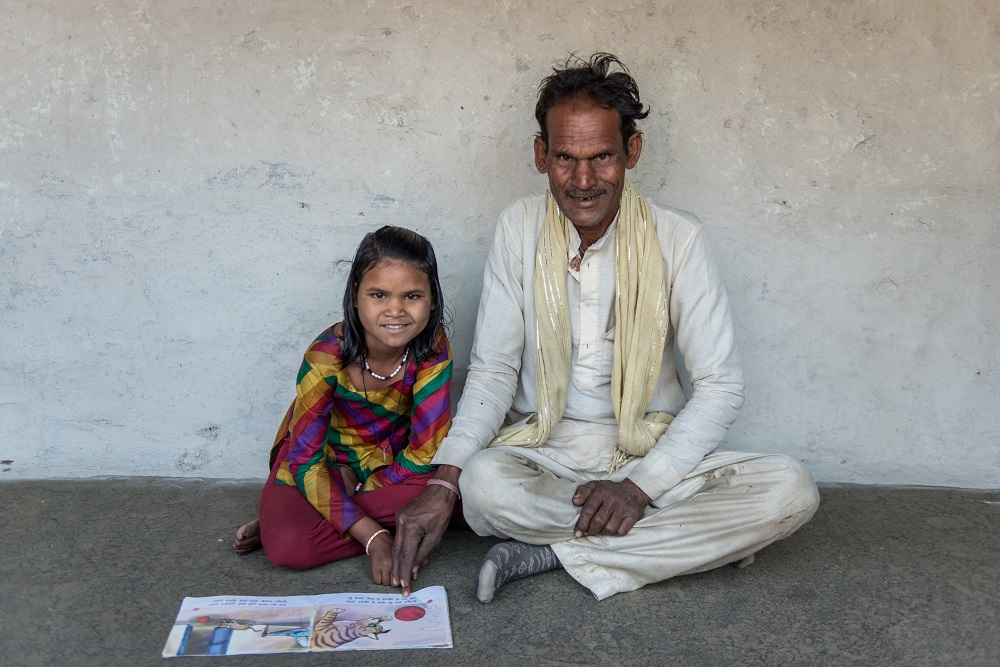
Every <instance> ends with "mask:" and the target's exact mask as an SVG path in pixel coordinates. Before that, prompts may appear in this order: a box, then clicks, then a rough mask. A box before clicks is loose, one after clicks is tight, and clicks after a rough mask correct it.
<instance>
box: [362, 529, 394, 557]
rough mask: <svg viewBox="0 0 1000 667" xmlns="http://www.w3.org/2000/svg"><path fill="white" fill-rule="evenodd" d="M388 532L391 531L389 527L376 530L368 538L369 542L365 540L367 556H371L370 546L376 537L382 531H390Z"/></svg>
mask: <svg viewBox="0 0 1000 667" xmlns="http://www.w3.org/2000/svg"><path fill="white" fill-rule="evenodd" d="M388 532H389V531H388V529H386V528H382V529H381V530H376V531H375V532H374V533H372V536H371V537H369V538H368V541H367V542H365V555H366V556H371V554H370V553H368V547H370V546H371V545H372V542H373V541H374V540H375V538H376V537H378V536H379V535H381V534H382V533H388Z"/></svg>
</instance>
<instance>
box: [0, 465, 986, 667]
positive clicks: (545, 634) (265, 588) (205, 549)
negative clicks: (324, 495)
mask: <svg viewBox="0 0 1000 667" xmlns="http://www.w3.org/2000/svg"><path fill="white" fill-rule="evenodd" d="M257 491H258V486H257V484H256V483H254V484H236V483H221V482H206V481H189V480H183V481H182V480H164V479H105V480H89V481H45V482H38V481H33V482H6V483H2V484H0V507H2V508H3V509H2V512H0V665H4V666H22V665H23V666H26V667H29V666H31V667H33V666H35V665H73V666H77V665H81V666H85V665H162V664H163V659H162V658H160V657H159V656H160V651H161V650H162V648H163V644H164V642H165V640H166V638H167V633H168V631H169V629H170V626H171V623H172V621H173V619H174V617H175V615H176V613H177V610H178V608H179V606H180V602H181V599H182V598H184V597H185V596H208V595H224V594H233V595H237V594H240V595H266V596H273V595H303V594H312V593H333V592H366V591H372V592H392V591H391V589H383V588H381V587H376V586H374V585H373V584H372V583H371V582H370V580H369V574H368V572H367V569H366V565H365V560H364V559H363V558H355V559H350V560H347V561H341V562H339V563H334V564H331V565H328V566H325V567H321V568H318V569H316V570H312V571H308V572H294V571H285V570H280V569H277V568H275V567H273V566H271V565H270V564H269V563H268V561H267V560H266V559H265V558H264V556H263V554H262V553H261V552H256V553H254V554H252V555H249V556H246V557H243V558H240V557H237V556H236V555H234V554H233V553H232V552H231V551H230V549H229V544H230V542H231V540H232V536H233V532H234V530H235V529H236V527H237V526H238V525H239V524H240V523H241V522H243V521H245V520H247V519H250V518H251V517H252V516H253V514H254V508H255V504H256V497H257ZM822 496H823V503H822V506H821V507H820V510H819V512H818V513H817V515H816V517H815V518H814V519H813V521H812V522H811V523H809V524H808V525H807V526H806V527H805V528H803V529H802V530H800V531H799V532H798V533H796V534H795V535H793V536H792V537H791V538H789V539H787V540H785V541H783V542H779V543H777V544H774V545H772V546H770V547H768V548H767V549H765V550H764V551H762V552H761V553H759V554H758V555H757V561H756V563H754V564H753V565H752V566H751V567H749V568H747V569H746V570H742V571H741V570H737V569H735V568H730V567H724V568H721V569H719V570H715V571H713V572H709V573H705V574H699V575H693V576H689V577H682V578H678V579H675V580H672V581H668V582H664V583H661V584H657V585H653V586H648V587H646V588H644V589H642V590H640V591H637V592H634V593H626V594H621V595H617V596H615V597H613V598H610V599H609V600H606V601H604V602H601V603H598V602H596V601H595V600H594V599H593V597H592V596H591V595H590V594H589V593H588V592H587V591H586V590H585V589H583V588H582V587H580V586H579V585H578V584H576V583H575V582H574V581H573V580H572V579H571V578H570V577H569V576H568V575H567V574H566V573H565V572H563V571H561V570H560V571H554V572H550V573H546V574H543V575H539V576H537V577H531V578H528V579H524V580H521V581H519V582H515V583H512V584H509V585H508V586H506V587H505V588H503V589H502V590H501V591H500V593H499V594H498V596H497V598H496V599H495V600H494V602H493V603H492V604H489V605H482V604H480V603H479V602H477V601H476V599H475V597H474V595H473V586H472V581H473V577H474V575H475V572H476V568H477V565H478V563H479V560H480V558H481V557H482V555H483V554H484V553H485V551H486V550H487V549H488V548H489V546H490V545H491V544H493V540H487V539H481V538H477V537H476V536H475V535H473V534H472V533H470V532H468V531H461V530H455V531H451V532H449V534H448V535H446V536H445V542H444V544H443V546H442V547H440V548H439V549H438V551H437V552H436V553H435V555H434V557H433V560H432V563H431V564H430V566H429V567H428V568H427V569H426V570H425V573H424V576H423V577H422V579H421V581H420V584H421V585H443V586H445V587H446V589H447V591H448V596H449V603H450V605H451V621H452V632H453V635H454V643H455V648H453V649H450V650H441V649H438V650H422V651H391V652H385V651H354V652H351V653H346V654H343V655H330V654H310V655H271V656H249V657H236V656H233V657H226V658H219V659H217V660H218V661H219V663H220V664H226V665H265V664H267V665H284V664H289V665H297V666H302V667H305V666H308V665H320V664H322V665H329V664H346V663H348V662H349V663H350V664H351V665H356V666H362V665H383V666H384V665H386V664H398V663H399V662H402V661H404V660H405V661H406V662H407V663H408V664H409V665H437V664H451V665H480V666H485V665H522V666H526V665H576V664H593V665H598V664H600V665H613V664H626V665H692V666H699V665H990V666H993V667H995V666H996V665H1000V602H998V601H1000V493H980V492H961V491H948V490H905V489H886V488H860V487H827V488H823V489H822ZM180 660H181V664H184V663H186V662H190V661H192V660H193V659H180ZM205 660H209V661H210V662H212V663H213V664H214V663H215V660H212V659H205Z"/></svg>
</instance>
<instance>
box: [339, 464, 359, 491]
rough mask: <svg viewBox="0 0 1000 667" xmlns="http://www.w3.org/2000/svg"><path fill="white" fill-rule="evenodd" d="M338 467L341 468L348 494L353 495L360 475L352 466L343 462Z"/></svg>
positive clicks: (341, 476) (341, 475)
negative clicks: (355, 472)
mask: <svg viewBox="0 0 1000 667" xmlns="http://www.w3.org/2000/svg"><path fill="white" fill-rule="evenodd" d="M338 467H339V468H340V478H341V479H343V480H344V488H345V489H347V495H348V496H353V495H354V494H355V493H356V491H355V489H357V486H358V476H357V475H355V474H354V471H353V470H351V467H350V466H345V465H343V464H341V465H339V466H338Z"/></svg>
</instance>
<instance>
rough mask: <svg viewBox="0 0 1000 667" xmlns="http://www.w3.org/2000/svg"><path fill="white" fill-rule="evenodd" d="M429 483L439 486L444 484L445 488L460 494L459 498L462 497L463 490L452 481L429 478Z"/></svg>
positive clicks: (457, 494)
mask: <svg viewBox="0 0 1000 667" xmlns="http://www.w3.org/2000/svg"><path fill="white" fill-rule="evenodd" d="M427 484H428V485H430V484H437V485H438V486H443V487H444V488H446V489H448V490H450V491H451V492H452V493H454V494H455V495H456V496H458V499H459V500H461V499H462V492H461V491H459V490H458V487H457V486H455V485H454V484H452V483H451V482H446V481H444V480H443V479H429V480H427Z"/></svg>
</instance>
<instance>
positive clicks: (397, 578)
mask: <svg viewBox="0 0 1000 667" xmlns="http://www.w3.org/2000/svg"><path fill="white" fill-rule="evenodd" d="M460 474H461V469H460V468H456V467H454V466H441V467H440V468H438V474H437V475H436V477H437V479H443V480H445V481H447V482H450V483H452V484H453V485H455V486H456V487H457V486H458V477H459V475H460ZM457 500H458V496H457V495H456V494H455V493H454V492H453V491H451V490H450V489H448V488H446V487H444V486H439V485H428V486H427V490H426V491H424V492H423V493H422V494H421V495H420V497H419V498H417V499H416V500H414V501H413V502H411V503H409V504H408V505H406V506H404V507H402V508H401V509H400V510H399V512H397V513H396V539H395V541H394V542H393V545H392V585H393V586H401V587H402V589H403V590H402V593H403V595H404V596H408V595H409V594H410V580H411V579H412V580H414V581H415V580H416V579H417V576H418V575H419V573H420V566H421V565H426V564H427V557H428V556H430V553H431V551H433V550H434V547H436V546H437V545H438V544H439V543H440V542H441V537H442V536H443V535H444V531H445V529H446V528H447V527H448V522H449V521H450V520H451V515H452V511H453V510H454V508H455V502H456V501H457Z"/></svg>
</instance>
